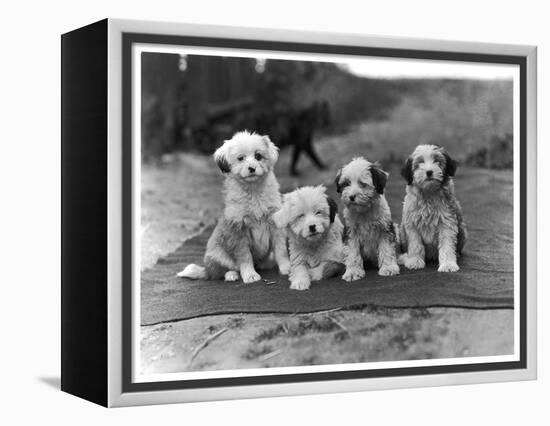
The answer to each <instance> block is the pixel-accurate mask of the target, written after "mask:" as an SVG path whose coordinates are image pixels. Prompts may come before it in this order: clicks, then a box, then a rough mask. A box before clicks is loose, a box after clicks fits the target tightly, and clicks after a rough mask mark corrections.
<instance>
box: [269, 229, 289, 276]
mask: <svg viewBox="0 0 550 426" xmlns="http://www.w3.org/2000/svg"><path fill="white" fill-rule="evenodd" d="M272 235H273V252H274V254H275V261H276V262H277V266H278V267H279V272H280V274H281V275H288V274H289V273H290V261H289V260H288V248H287V244H286V240H287V237H286V230H285V229H277V228H275V227H273V229H272Z"/></svg>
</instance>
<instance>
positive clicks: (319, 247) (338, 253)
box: [273, 186, 344, 290]
mask: <svg viewBox="0 0 550 426" xmlns="http://www.w3.org/2000/svg"><path fill="white" fill-rule="evenodd" d="M325 191H326V188H325V187H324V186H316V187H311V186H307V187H303V188H299V189H296V190H295V191H293V192H291V193H289V194H285V195H284V196H283V207H282V208H281V209H280V210H279V211H278V212H276V213H275V214H274V215H273V220H274V222H275V224H276V225H277V226H278V227H279V228H282V229H286V230H287V231H288V238H289V252H290V275H289V278H290V288H291V289H294V290H307V289H308V288H309V287H310V285H311V282H312V281H319V280H321V279H323V278H327V277H331V276H334V275H336V274H338V273H339V272H341V270H342V269H343V263H344V244H343V241H342V237H343V230H344V226H343V225H342V222H341V221H340V219H339V218H338V216H337V206H336V203H335V202H334V200H332V199H330V198H329V197H327V195H326V194H325Z"/></svg>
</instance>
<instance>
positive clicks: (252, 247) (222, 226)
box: [178, 131, 290, 283]
mask: <svg viewBox="0 0 550 426" xmlns="http://www.w3.org/2000/svg"><path fill="white" fill-rule="evenodd" d="M277 158H278V150H277V147H276V146H275V145H274V144H273V143H272V142H271V140H270V139H269V137H268V136H261V135H257V134H255V133H249V132H246V131H244V132H239V133H236V134H235V135H234V136H233V137H232V138H231V139H230V140H227V141H225V143H224V144H223V146H222V147H220V148H219V149H218V150H217V151H216V152H215V153H214V160H215V161H216V163H217V164H218V166H219V167H220V169H221V170H222V172H223V173H224V174H225V176H226V178H225V182H224V198H225V209H224V214H223V217H222V218H221V219H220V220H219V221H218V224H217V225H216V227H215V229H214V232H213V233H212V235H211V236H210V239H209V240H208V243H207V246H206V253H205V255H204V265H205V266H204V267H201V266H198V265H193V264H191V265H188V266H187V267H186V268H185V269H184V270H183V271H182V272H180V273H179V274H178V276H180V277H184V278H191V279H198V278H209V279H220V278H222V277H223V278H224V279H225V280H226V281H236V280H238V279H239V275H240V277H241V278H242V280H243V282H245V283H251V282H254V281H258V280H260V279H261V277H260V274H258V272H256V267H258V268H260V267H271V266H272V265H273V262H272V258H273V257H274V260H275V261H276V262H277V265H278V266H279V272H280V273H281V274H284V275H286V274H288V272H289V269H290V263H289V259H288V250H287V242H286V233H285V232H284V230H280V229H278V228H277V227H276V226H275V225H274V223H273V221H272V219H271V216H272V214H273V213H274V212H275V211H277V210H279V209H280V208H281V206H282V200H281V194H280V191H279V183H278V182H277V179H276V177H275V174H274V173H273V166H274V165H275V163H276V162H277Z"/></svg>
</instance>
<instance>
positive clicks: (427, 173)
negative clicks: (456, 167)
mask: <svg viewBox="0 0 550 426" xmlns="http://www.w3.org/2000/svg"><path fill="white" fill-rule="evenodd" d="M433 174H434V172H433V171H431V170H428V171H427V172H426V176H428V177H432V175H433Z"/></svg>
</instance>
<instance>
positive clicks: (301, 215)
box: [296, 213, 305, 219]
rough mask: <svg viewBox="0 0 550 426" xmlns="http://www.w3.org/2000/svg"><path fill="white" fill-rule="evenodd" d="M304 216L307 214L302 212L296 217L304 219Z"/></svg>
mask: <svg viewBox="0 0 550 426" xmlns="http://www.w3.org/2000/svg"><path fill="white" fill-rule="evenodd" d="M304 216H305V214H303V213H302V214H299V215H298V216H297V217H296V219H303V218H304Z"/></svg>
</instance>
